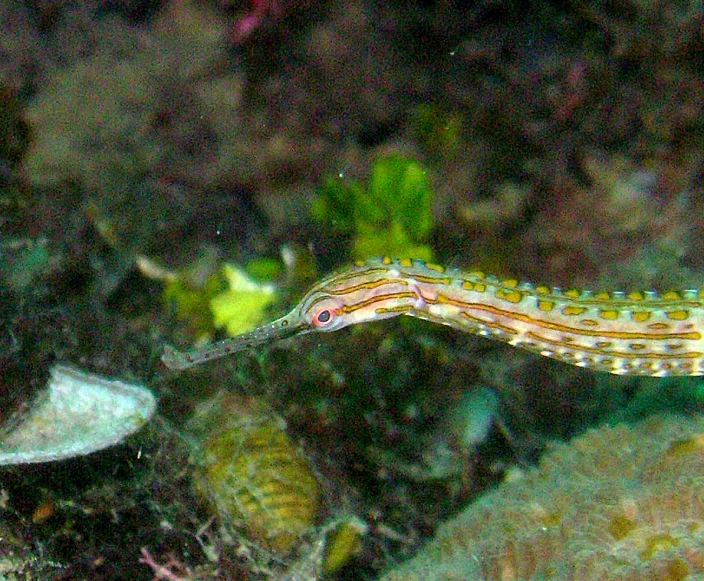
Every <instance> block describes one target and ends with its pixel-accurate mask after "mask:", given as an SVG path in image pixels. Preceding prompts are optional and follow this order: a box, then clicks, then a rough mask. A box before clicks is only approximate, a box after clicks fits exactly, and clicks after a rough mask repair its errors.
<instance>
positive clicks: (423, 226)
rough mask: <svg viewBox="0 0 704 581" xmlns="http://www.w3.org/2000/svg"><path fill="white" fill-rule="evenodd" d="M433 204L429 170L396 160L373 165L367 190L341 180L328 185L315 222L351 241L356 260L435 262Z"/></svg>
mask: <svg viewBox="0 0 704 581" xmlns="http://www.w3.org/2000/svg"><path fill="white" fill-rule="evenodd" d="M432 201H433V192H432V189H431V187H430V182H429V180H428V172H427V170H426V169H425V167H424V166H423V165H422V164H421V163H419V162H418V161H416V160H414V159H411V158H408V157H406V156H403V155H399V154H392V155H387V156H383V157H380V158H378V159H377V160H376V161H375V162H374V164H373V166H372V169H371V174H370V177H369V180H368V182H367V183H366V184H363V183H361V182H359V181H355V180H347V179H344V178H341V177H331V178H328V179H327V180H325V183H324V184H323V186H322V188H320V190H319V192H318V196H317V198H316V199H315V201H314V203H313V207H312V216H313V218H314V219H316V220H317V221H319V222H320V223H322V224H325V225H327V226H328V227H330V228H332V229H333V230H335V231H336V232H339V233H342V234H347V235H350V236H351V237H352V240H353V242H352V257H353V258H354V259H365V258H369V257H372V256H380V255H384V254H388V255H392V256H399V257H415V258H422V259H425V260H432V258H433V251H432V248H431V246H430V244H429V239H430V234H431V232H432V229H433V212H432Z"/></svg>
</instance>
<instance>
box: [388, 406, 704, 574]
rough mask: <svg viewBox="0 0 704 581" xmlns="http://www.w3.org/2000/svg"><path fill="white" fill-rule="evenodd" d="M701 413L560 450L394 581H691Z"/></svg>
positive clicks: (454, 527) (702, 514)
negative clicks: (566, 580)
mask: <svg viewBox="0 0 704 581" xmlns="http://www.w3.org/2000/svg"><path fill="white" fill-rule="evenodd" d="M703 430H704V417H696V418H685V417H681V416H670V415H666V416H653V417H651V418H650V419H648V420H646V421H644V422H642V423H640V424H637V425H635V426H633V427H629V426H627V425H624V424H621V425H617V426H614V427H603V428H599V429H594V430H590V431H589V432H587V433H585V434H584V435H582V436H580V437H578V438H575V439H574V440H573V441H572V442H570V443H567V444H557V445H555V446H554V447H553V449H552V450H551V451H550V452H549V453H548V454H547V455H546V456H545V457H544V459H543V460H542V461H541V463H540V465H539V466H538V467H536V468H534V469H531V470H530V471H528V473H526V474H525V475H523V476H522V477H520V478H517V479H512V480H509V481H507V482H505V483H504V484H502V485H501V486H500V487H499V488H498V489H497V490H496V491H494V492H491V493H489V494H487V495H486V496H484V497H482V498H480V499H479V500H478V501H476V502H475V503H473V504H472V505H470V506H469V507H468V508H467V509H465V511H464V512H463V513H461V514H460V515H459V516H457V517H455V518H454V519H452V520H450V521H448V522H446V523H445V524H443V525H442V526H441V527H440V528H439V530H438V532H437V534H436V536H435V538H434V539H433V540H432V541H431V542H430V543H429V544H428V545H427V546H426V547H425V548H424V549H423V550H422V551H421V552H420V553H419V554H418V555H417V556H416V557H415V558H413V559H412V560H411V561H409V562H407V563H405V564H403V565H401V566H399V567H398V568H396V569H394V570H392V571H390V572H388V573H387V574H386V575H385V576H383V577H382V580H383V581H396V580H401V579H403V580H409V581H412V580H415V579H418V580H420V579H423V580H424V581H431V580H455V579H468V580H470V579H471V580H477V581H479V580H482V581H483V580H498V581H518V580H525V581H527V580H536V581H537V580H539V579H548V578H550V579H574V580H592V579H593V580H599V579H611V580H636V579H639V580H646V579H653V580H655V579H658V580H661V579H667V580H672V581H675V580H684V579H690V578H694V576H695V575H700V574H701V573H702V572H703V571H704V501H702V498H703V497H704V496H703V495H704V478H703V477H702V470H703V469H704V436H702V434H703V433H704V432H703Z"/></svg>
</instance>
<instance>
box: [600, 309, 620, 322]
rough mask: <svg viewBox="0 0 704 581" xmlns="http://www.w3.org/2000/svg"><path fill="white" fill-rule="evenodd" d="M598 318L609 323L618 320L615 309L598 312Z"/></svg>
mask: <svg viewBox="0 0 704 581" xmlns="http://www.w3.org/2000/svg"><path fill="white" fill-rule="evenodd" d="M599 316H600V317H601V318H602V319H607V320H609V321H615V320H616V319H618V316H619V312H618V311H617V310H616V309H604V310H601V311H599Z"/></svg>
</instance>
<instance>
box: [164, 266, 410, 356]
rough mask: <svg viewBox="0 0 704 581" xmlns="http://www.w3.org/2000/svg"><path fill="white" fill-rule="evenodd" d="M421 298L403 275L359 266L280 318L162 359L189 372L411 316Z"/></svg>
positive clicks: (166, 353) (315, 289) (324, 283)
mask: <svg viewBox="0 0 704 581" xmlns="http://www.w3.org/2000/svg"><path fill="white" fill-rule="evenodd" d="M418 300H419V299H418V294H417V293H416V292H415V291H414V290H413V288H411V286H410V285H409V282H408V281H407V280H405V279H403V278H402V277H400V276H399V275H398V273H397V272H394V273H390V272H389V271H388V270H385V269H378V268H377V269H374V268H372V269H363V268H359V267H354V268H351V269H349V270H346V271H342V272H340V273H337V274H333V275H331V276H329V277H327V278H326V279H324V280H323V281H321V282H320V283H319V284H318V285H316V286H314V287H313V288H312V289H311V290H309V291H308V293H307V294H306V295H305V296H304V297H303V299H302V300H301V301H300V302H299V303H298V305H297V306H296V307H295V308H294V309H293V310H292V311H291V312H290V313H288V314H287V315H285V316H283V317H281V318H280V319H277V320H275V321H273V322H271V323H268V324H267V325H263V326H261V327H257V328H256V329H253V330H251V331H248V332H246V333H242V334H241V335H237V336H236V337H231V338H229V339H224V340H223V341H220V342H218V343H213V344H211V345H206V346H205V347H202V348H200V349H194V350H192V351H188V352H185V353H182V352H180V351H177V350H176V349H174V348H173V347H168V346H167V347H166V349H165V350H164V354H163V355H162V358H161V359H162V361H163V362H164V364H165V365H166V366H167V367H169V368H170V369H187V368H189V367H192V366H193V365H197V364H198V363H203V362H205V361H209V360H211V359H217V358H219V357H223V356H225V355H229V354H231V353H236V352H238V351H243V350H244V349H250V348H252V347H256V346H258V345H262V344H266V343H273V342H275V341H280V340H283V339H287V338H289V337H294V336H296V335H302V334H304V333H310V332H312V331H326V332H327V331H336V330H338V329H342V328H343V327H346V326H348V325H353V324H357V323H363V322H366V321H371V320H375V319H383V318H387V317H394V316H397V315H399V314H403V313H409V312H410V311H411V310H412V309H413V308H414V305H416V304H417V302H418Z"/></svg>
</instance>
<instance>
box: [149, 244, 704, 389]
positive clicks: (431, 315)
mask: <svg viewBox="0 0 704 581" xmlns="http://www.w3.org/2000/svg"><path fill="white" fill-rule="evenodd" d="M397 315H410V316H412V317H418V318H421V319H426V320H428V321H433V322H435V323H440V324H441V325H449V326H451V327H454V328H456V329H460V330H461V331H467V332H469V333H476V334H478V335H484V336H486V337H491V338H494V339H498V340H500V341H504V342H506V343H509V344H510V345H514V346H516V347H520V348H522V349H528V350H529V351H534V352H536V353H540V354H541V355H544V356H546V357H552V358H554V359H559V360H560V361H565V362H567V363H571V364H573V365H578V366H580V367H587V368H589V369H594V370H597V371H607V372H609V373H616V374H620V375H653V376H664V375H702V374H704V339H703V338H702V332H704V290H700V291H698V290H685V291H679V292H675V291H672V292H667V293H664V294H656V293H654V292H631V293H622V292H611V293H592V292H589V291H576V290H567V291H561V290H559V289H554V288H548V287H546V286H536V285H532V284H529V283H519V282H518V281H517V280H514V279H500V278H497V277H494V276H490V275H485V274H484V273H482V272H462V271H460V270H451V269H446V268H443V267H441V266H438V265H435V264H430V263H426V262H422V261H419V260H410V259H402V260H395V259H391V258H388V257H385V258H382V259H379V260H373V261H367V262H364V263H357V264H355V265H354V266H351V267H350V268H348V269H347V270H343V271H340V272H337V273H334V274H331V275H330V276H328V277H326V278H324V279H323V280H322V281H320V282H319V283H318V284H317V285H316V286H315V287H313V288H312V289H311V290H310V291H309V292H308V294H306V296H305V297H303V299H302V300H301V302H300V303H299V304H298V306H296V308H294V309H293V311H291V312H290V313H289V314H288V315H286V316H284V317H282V318H280V319H277V320H276V321H274V322H272V323H269V324H268V325H265V326H263V327H259V328H257V329H254V330H253V331H250V332H248V333H244V334H242V335H239V336H237V337H233V338H230V339H225V340H224V341H220V342H219V343H214V344H213V345H209V346H206V347H203V348H202V349H197V350H194V351H189V352H186V353H181V352H179V351H176V350H175V349H173V348H171V347H167V348H166V351H165V353H164V355H163V357H162V359H163V361H164V363H165V364H166V365H167V366H168V367H170V368H172V369H186V368H188V367H191V366H192V365H196V364H197V363H201V362H203V361H208V360H210V359H215V358H218V357H222V356H223V355H227V354H229V353H234V352H236V351H241V350H243V349H246V348H249V347H253V346H255V345H259V344H261V343H268V342H270V341H276V340H279V339H283V338H286V337H291V336H294V335H300V334H303V333H308V332H311V331H334V330H337V329H341V328H342V327H346V326H347V325H354V324H356V323H364V322H367V321H374V320H378V319H384V318H387V317H395V316H397Z"/></svg>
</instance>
